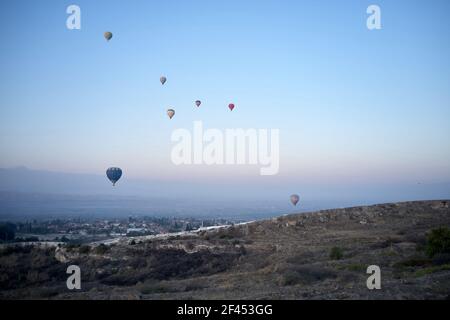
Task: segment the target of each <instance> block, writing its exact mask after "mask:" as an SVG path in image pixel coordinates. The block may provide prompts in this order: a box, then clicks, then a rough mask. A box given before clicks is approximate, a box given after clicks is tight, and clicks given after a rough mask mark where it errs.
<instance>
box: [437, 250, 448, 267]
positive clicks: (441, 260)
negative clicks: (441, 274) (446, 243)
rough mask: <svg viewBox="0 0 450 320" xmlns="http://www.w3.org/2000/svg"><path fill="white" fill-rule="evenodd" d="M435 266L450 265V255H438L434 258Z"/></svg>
mask: <svg viewBox="0 0 450 320" xmlns="http://www.w3.org/2000/svg"><path fill="white" fill-rule="evenodd" d="M433 264H434V265H437V266H441V265H444V264H450V253H438V254H436V255H435V256H434V257H433Z"/></svg>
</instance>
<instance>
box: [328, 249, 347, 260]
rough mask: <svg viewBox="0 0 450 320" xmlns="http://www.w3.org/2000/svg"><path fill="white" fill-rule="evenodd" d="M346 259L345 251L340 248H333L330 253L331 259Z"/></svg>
mask: <svg viewBox="0 0 450 320" xmlns="http://www.w3.org/2000/svg"><path fill="white" fill-rule="evenodd" d="M343 257H344V251H343V250H342V249H341V248H339V247H333V248H331V251H330V259H332V260H340V259H342V258H343Z"/></svg>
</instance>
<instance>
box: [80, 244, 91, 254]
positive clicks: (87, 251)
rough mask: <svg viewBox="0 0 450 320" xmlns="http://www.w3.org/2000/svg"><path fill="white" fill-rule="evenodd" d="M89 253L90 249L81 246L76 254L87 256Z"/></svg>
mask: <svg viewBox="0 0 450 320" xmlns="http://www.w3.org/2000/svg"><path fill="white" fill-rule="evenodd" d="M90 251H91V247H89V246H81V247H80V248H79V249H78V252H79V253H81V254H88V253H89V252H90Z"/></svg>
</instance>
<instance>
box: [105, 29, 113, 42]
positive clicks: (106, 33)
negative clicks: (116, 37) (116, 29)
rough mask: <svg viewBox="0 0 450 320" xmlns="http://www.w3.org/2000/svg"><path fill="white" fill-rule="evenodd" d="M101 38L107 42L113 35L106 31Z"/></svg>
mask: <svg viewBox="0 0 450 320" xmlns="http://www.w3.org/2000/svg"><path fill="white" fill-rule="evenodd" d="M103 36H104V37H105V39H106V40H108V41H109V40H111V38H112V36H113V34H112V33H111V32H109V31H107V32H105V33H104V34H103Z"/></svg>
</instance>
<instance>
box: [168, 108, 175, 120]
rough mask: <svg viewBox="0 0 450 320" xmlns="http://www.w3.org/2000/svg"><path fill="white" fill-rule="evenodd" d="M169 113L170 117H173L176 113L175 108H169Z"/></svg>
mask: <svg viewBox="0 0 450 320" xmlns="http://www.w3.org/2000/svg"><path fill="white" fill-rule="evenodd" d="M167 115H168V116H169V118H170V119H172V118H173V116H174V115H175V110H173V109H169V110H167Z"/></svg>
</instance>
